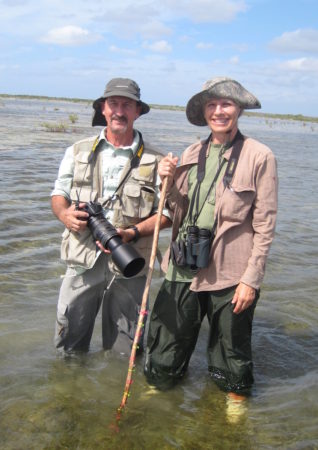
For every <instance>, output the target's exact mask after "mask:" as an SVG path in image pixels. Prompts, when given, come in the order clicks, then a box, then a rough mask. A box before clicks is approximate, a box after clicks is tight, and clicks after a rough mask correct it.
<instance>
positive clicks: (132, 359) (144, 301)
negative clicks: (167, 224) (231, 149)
mask: <svg viewBox="0 0 318 450" xmlns="http://www.w3.org/2000/svg"><path fill="white" fill-rule="evenodd" d="M167 184H168V177H166V178H164V180H163V183H162V189H161V193H160V200H159V205H158V212H157V218H156V224H155V229H154V236H153V243H152V250H151V256H150V261H149V269H148V274H147V279H146V284H145V289H144V293H143V296H142V301H141V307H140V313H139V317H138V323H137V328H136V333H135V337H134V342H133V346H132V349H131V354H130V359H129V366H128V373H127V378H126V384H125V390H124V395H123V398H122V400H121V404H120V406H119V408H118V410H117V417H116V421H117V423H118V421H119V420H120V417H121V413H122V411H123V409H124V407H125V405H126V403H127V399H128V397H129V393H130V387H131V383H132V373H133V370H134V367H135V359H136V351H137V348H138V343H139V340H140V336H141V329H142V327H144V321H145V316H146V315H147V313H148V311H147V301H148V294H149V289H150V284H151V279H152V274H153V269H154V265H155V260H156V255H157V248H158V239H159V231H160V222H161V216H162V211H163V207H164V202H165V198H166V192H167Z"/></svg>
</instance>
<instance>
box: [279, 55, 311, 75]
mask: <svg viewBox="0 0 318 450" xmlns="http://www.w3.org/2000/svg"><path fill="white" fill-rule="evenodd" d="M280 67H281V69H284V70H288V71H289V70H292V71H295V72H308V73H316V74H318V58H298V59H291V60H289V61H285V62H283V63H281V64H280Z"/></svg>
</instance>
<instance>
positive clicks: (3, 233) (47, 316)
mask: <svg viewBox="0 0 318 450" xmlns="http://www.w3.org/2000/svg"><path fill="white" fill-rule="evenodd" d="M70 114H76V115H77V117H78V120H77V121H76V122H75V123H74V124H72V123H71V121H70ZM90 120H91V107H90V106H89V105H86V104H84V103H79V104H75V103H71V102H65V101H64V102H63V101H53V100H52V101H42V100H21V99H2V100H0V132H1V133H0V155H1V162H2V163H1V168H2V170H1V172H2V176H1V179H0V201H1V219H0V265H1V273H0V286H1V299H0V310H1V316H0V395H1V403H0V411H1V414H0V445H1V448H2V449H99V448H101V449H232V448H235V449H271V448H288V449H307V448H308V449H314V448H318V431H317V430H318V419H317V417H318V406H317V401H318V387H317V386H318V374H317V367H318V364H317V363H318V351H317V348H318V306H317V297H318V287H317V278H318V277H317V256H318V249H317V241H318V239H317V236H318V233H317V231H318V215H317V190H318V189H317V188H318V186H317V184H318V183H317V168H318V167H317V142H318V125H317V124H310V123H302V122H293V121H281V120H271V119H262V118H247V117H244V116H243V117H242V118H241V122H240V128H241V131H242V132H243V133H245V134H248V135H250V136H252V137H255V138H257V139H259V140H261V141H262V142H264V143H265V144H267V145H269V146H270V147H271V148H272V150H273V151H274V153H275V155H276V157H277V160H278V169H279V182H280V188H279V216H278V225H277V234H276V239H275V241H274V244H273V246H272V249H271V253H270V258H269V261H268V265H267V273H266V277H265V280H264V283H263V287H262V294H261V300H260V301H259V303H258V306H257V309H256V313H255V320H254V336H253V353H254V362H255V387H254V389H253V395H252V397H251V398H250V399H249V401H248V405H247V410H246V412H245V414H244V416H243V417H242V419H241V420H240V421H239V422H237V423H230V422H229V420H228V417H227V405H226V396H225V394H224V393H222V392H220V391H219V390H218V389H217V388H216V387H215V385H214V384H213V383H212V382H211V380H210V379H209V375H208V372H207V362H206V358H205V348H206V340H207V324H206V323H204V324H203V327H202V330H201V334H200V337H199V342H198V345H197V348H196V350H195V353H194V355H193V358H192V360H191V363H190V367H189V373H188V376H187V377H186V379H185V380H184V381H183V382H182V383H181V384H180V385H179V386H177V387H176V388H175V389H173V390H172V391H169V392H166V393H159V394H155V395H149V393H148V386H147V384H146V382H145V380H144V377H143V373H142V359H140V360H138V362H137V365H136V370H135V372H134V383H133V385H132V389H131V396H130V398H129V401H128V404H127V407H126V409H125V412H124V414H123V416H122V420H121V422H120V426H119V432H115V431H114V430H113V429H112V428H111V425H112V424H113V423H114V419H115V416H116V411H117V408H118V406H119V404H120V401H121V398H122V395H123V389H124V384H125V379H126V374H127V368H128V361H127V358H119V357H115V356H107V357H106V356H105V355H104V352H103V351H102V348H101V327H100V317H98V318H97V322H96V328H95V331H94V335H93V340H92V345H91V350H90V352H89V353H88V354H87V355H84V356H81V357H78V358H72V359H68V360H65V359H62V358H60V357H58V356H57V355H56V353H55V350H54V347H53V333H54V321H55V312H56V301H57V295H58V290H59V286H60V281H61V280H60V276H61V275H62V274H63V272H64V266H63V264H62V263H61V262H60V260H59V245H60V237H61V233H62V231H63V226H62V225H61V224H60V223H59V222H58V221H57V220H56V219H55V217H54V216H53V214H52V213H51V211H50V198H49V195H50V191H51V189H52V187H53V183H54V180H55V178H56V175H57V170H58V166H59V163H60V160H61V158H62V156H63V154H64V151H65V148H66V147H67V146H68V145H71V144H72V143H73V142H74V141H76V140H78V139H80V138H83V137H86V136H89V135H91V134H94V133H95V131H94V130H92V128H91V127H90ZM44 122H49V123H51V124H56V123H58V124H59V123H61V122H63V123H64V124H65V126H66V131H65V132H62V133H58V132H50V131H48V127H47V126H45V125H44ZM137 124H138V128H139V129H140V130H141V131H142V132H143V135H144V138H145V139H148V140H151V141H152V143H153V144H155V145H156V146H158V147H159V148H161V149H162V151H163V152H164V153H167V152H168V151H172V152H173V153H174V154H177V155H179V154H180V153H181V152H182V151H183V150H184V148H185V147H186V146H187V145H189V144H190V143H192V142H193V141H195V140H196V139H197V138H198V137H204V136H207V134H208V132H207V129H205V128H199V127H194V126H191V125H190V124H188V123H187V121H186V119H185V115H184V113H183V112H173V111H159V110H152V111H151V112H150V113H149V114H148V115H146V116H143V117H141V118H140V119H138V122H137ZM168 240H169V231H168V230H165V231H164V232H162V233H161V236H160V247H161V248H162V249H164V248H165V247H166V245H167V243H168ZM160 283H161V279H160V273H159V270H158V268H157V270H156V271H155V276H154V279H153V283H152V290H151V300H152V301H153V299H154V296H155V293H156V291H157V289H158V287H159V286H160Z"/></svg>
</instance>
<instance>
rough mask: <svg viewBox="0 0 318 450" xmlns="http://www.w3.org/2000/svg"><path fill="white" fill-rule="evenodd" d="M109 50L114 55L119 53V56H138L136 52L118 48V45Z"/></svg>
mask: <svg viewBox="0 0 318 450" xmlns="http://www.w3.org/2000/svg"><path fill="white" fill-rule="evenodd" d="M109 50H110V51H111V52H112V53H119V54H121V55H131V56H133V55H136V52H135V50H130V49H128V48H119V47H117V46H116V45H111V46H110V47H109Z"/></svg>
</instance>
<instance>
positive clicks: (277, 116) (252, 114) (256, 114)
mask: <svg viewBox="0 0 318 450" xmlns="http://www.w3.org/2000/svg"><path fill="white" fill-rule="evenodd" d="M1 98H2V99H5V98H21V99H30V100H31V99H35V100H48V101H67V102H73V103H86V104H90V105H91V104H92V102H93V100H90V99H81V98H67V97H46V96H42V95H20V94H17V95H14V94H0V99H1ZM150 106H151V108H153V109H162V110H170V111H185V107H184V106H178V105H156V104H151V105H150ZM244 115H246V116H248V117H265V118H267V119H279V120H297V121H300V122H314V123H318V117H310V116H303V115H302V114H271V113H262V112H250V111H248V112H247V111H244ZM69 119H70V121H71V122H72V123H75V122H76V121H77V120H78V117H77V115H76V114H70V116H69ZM73 120H74V122H73ZM60 125H61V124H60Z"/></svg>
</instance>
